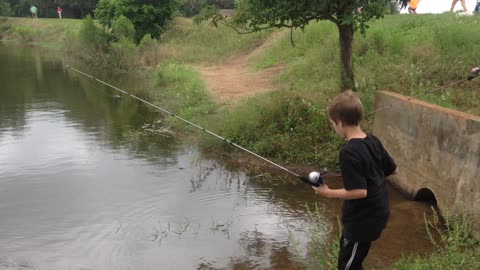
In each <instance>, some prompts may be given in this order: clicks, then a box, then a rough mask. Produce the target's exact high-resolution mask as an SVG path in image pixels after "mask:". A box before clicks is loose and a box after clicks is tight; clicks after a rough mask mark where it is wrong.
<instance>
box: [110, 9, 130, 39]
mask: <svg viewBox="0 0 480 270" xmlns="http://www.w3.org/2000/svg"><path fill="white" fill-rule="evenodd" d="M112 33H113V36H115V38H116V39H117V40H121V39H125V38H126V39H129V40H132V41H133V39H134V38H135V27H134V26H133V24H132V22H131V21H130V20H129V19H128V18H127V17H125V16H123V15H121V16H120V17H118V18H117V19H116V20H115V21H114V22H113V23H112Z"/></svg>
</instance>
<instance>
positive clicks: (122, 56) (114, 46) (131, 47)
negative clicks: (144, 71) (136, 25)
mask: <svg viewBox="0 0 480 270" xmlns="http://www.w3.org/2000/svg"><path fill="white" fill-rule="evenodd" d="M110 46H111V52H110V54H109V60H110V62H111V64H112V65H113V66H115V67H117V68H120V69H122V70H130V69H133V68H134V67H136V66H137V61H136V58H137V55H138V48H137V46H136V45H135V43H133V41H132V40H130V39H128V38H126V37H122V38H120V40H119V41H116V42H112V43H110Z"/></svg>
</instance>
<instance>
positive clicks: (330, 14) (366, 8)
mask: <svg viewBox="0 0 480 270" xmlns="http://www.w3.org/2000/svg"><path fill="white" fill-rule="evenodd" d="M392 3H395V4H397V3H398V4H401V5H402V7H404V6H406V5H407V4H408V0H295V1H291V0H238V1H237V2H236V6H237V9H236V14H235V15H234V16H233V17H232V18H225V17H224V16H222V15H221V14H220V13H219V12H218V10H216V8H214V7H212V6H210V7H208V8H205V9H204V10H203V12H202V13H201V14H200V16H199V17H198V18H197V21H201V20H207V19H213V20H212V23H214V24H217V23H218V22H222V23H227V24H229V25H230V26H233V27H235V28H236V29H243V30H247V31H250V32H256V31H260V30H262V29H267V28H281V27H289V28H300V29H304V28H305V27H306V26H307V25H308V23H309V22H310V21H320V20H329V21H332V22H333V23H335V24H337V25H344V24H349V25H354V26H355V29H359V30H360V31H361V32H362V33H365V30H366V29H367V28H368V25H367V23H368V22H369V21H371V20H374V19H378V18H381V17H383V16H384V14H385V13H387V12H388V9H390V8H391V4H392Z"/></svg>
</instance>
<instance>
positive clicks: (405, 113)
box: [373, 91, 480, 239]
mask: <svg viewBox="0 0 480 270" xmlns="http://www.w3.org/2000/svg"><path fill="white" fill-rule="evenodd" d="M390 104H393V106H391V107H389V108H388V109H385V110H382V111H378V112H376V113H375V121H374V128H373V134H375V135H376V136H377V137H379V138H380V140H381V141H382V142H383V143H384V145H385V147H386V148H387V150H388V151H389V153H390V154H391V155H392V156H393V157H394V159H395V160H396V162H397V164H398V166H399V170H400V173H399V174H398V176H395V177H392V178H391V179H390V182H391V183H392V184H394V185H395V186H397V187H399V188H400V189H401V190H402V191H403V192H405V193H406V194H407V195H409V196H411V197H412V198H415V197H416V196H417V195H418V192H419V191H420V190H421V189H423V188H427V189H429V190H430V191H432V192H433V194H434V195H435V198H436V200H437V204H438V207H439V209H440V211H441V212H442V214H446V213H453V214H454V213H458V212H459V211H461V210H462V209H464V210H466V211H467V213H469V214H470V216H471V217H472V219H473V222H474V237H475V238H477V239H480V117H478V116H474V115H470V114H466V113H462V112H458V111H455V110H450V109H445V108H442V107H440V106H436V105H432V104H429V103H426V102H422V101H418V100H415V99H412V100H408V98H407V97H405V96H402V95H398V94H395V93H391V92H387V91H381V92H378V93H377V94H376V99H375V109H376V110H378V109H380V108H384V107H385V106H389V105H390Z"/></svg>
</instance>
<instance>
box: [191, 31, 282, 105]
mask: <svg viewBox="0 0 480 270" xmlns="http://www.w3.org/2000/svg"><path fill="white" fill-rule="evenodd" d="M282 33H283V32H276V33H274V34H272V36H270V37H269V38H268V39H267V40H266V41H265V42H264V43H263V44H262V45H261V46H259V47H257V48H255V49H254V50H253V51H251V52H248V53H245V54H241V55H239V56H237V57H236V58H234V59H233V60H232V61H230V62H229V63H225V64H219V65H198V66H195V68H196V69H197V70H198V71H199V72H200V74H201V75H202V76H203V78H204V79H205V81H206V83H207V86H208V88H209V89H210V90H211V91H212V93H213V95H214V96H215V97H216V98H217V99H218V100H219V101H220V102H227V103H230V101H233V102H234V100H235V99H237V98H240V97H245V96H250V95H253V94H255V93H259V92H264V91H269V90H273V89H275V88H276V85H275V83H274V82H273V77H274V76H275V75H276V74H278V73H279V72H280V70H281V69H282V66H281V65H276V66H273V67H271V68H268V69H265V70H262V71H254V70H251V69H250V68H249V67H248V62H249V60H250V59H251V58H252V57H254V56H256V55H258V54H259V53H261V52H262V51H263V50H264V49H265V48H267V47H268V46H269V45H270V44H271V43H272V42H273V41H274V40H276V39H277V38H279V37H280V36H281V34H282Z"/></svg>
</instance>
